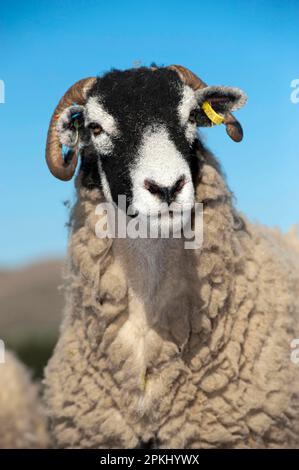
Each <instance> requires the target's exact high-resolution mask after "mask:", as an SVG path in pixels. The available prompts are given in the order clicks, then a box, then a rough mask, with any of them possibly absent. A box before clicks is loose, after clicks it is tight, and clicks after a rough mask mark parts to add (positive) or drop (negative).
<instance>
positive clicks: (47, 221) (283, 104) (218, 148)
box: [0, 0, 299, 376]
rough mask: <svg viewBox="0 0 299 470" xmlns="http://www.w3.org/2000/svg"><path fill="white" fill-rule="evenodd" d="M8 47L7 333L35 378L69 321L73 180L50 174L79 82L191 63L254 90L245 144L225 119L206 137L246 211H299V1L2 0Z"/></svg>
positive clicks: (2, 175) (1, 117)
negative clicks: (50, 151) (49, 160)
mask: <svg viewBox="0 0 299 470" xmlns="http://www.w3.org/2000/svg"><path fill="white" fill-rule="evenodd" d="M0 44H1V56H0V80H2V81H3V82H0V83H2V84H3V85H4V86H2V99H0V157H1V160H0V161H1V172H0V196H1V199H0V207H1V209H0V211H1V212H0V221H1V230H0V338H1V339H3V340H4V342H5V344H6V347H9V348H13V349H14V350H16V351H17V353H18V355H19V356H20V357H21V358H22V359H23V360H24V361H25V362H26V363H27V364H28V365H30V367H31V368H32V369H33V371H34V374H35V376H40V375H41V371H42V368H43V366H44V364H45V363H46V361H47V359H48V357H49V355H50V353H51V351H52V348H53V346H54V344H55V341H56V337H57V332H58V325H59V323H60V319H61V314H62V308H63V293H62V292H61V289H60V286H61V285H62V266H63V258H64V256H65V252H66V246H67V228H66V225H65V224H66V222H67V220H68V211H69V209H68V203H66V201H69V202H70V203H71V202H72V200H73V183H72V182H70V183H63V182H61V181H58V180H55V179H54V178H53V177H52V176H51V175H50V174H49V172H48V170H47V167H46V164H45V161H44V150H45V141H46V133H47V127H48V124H49V119H50V117H51V113H52V111H53V110H54V107H55V106H56V104H57V101H58V100H59V99H60V97H61V96H62V95H63V93H64V92H65V91H66V89H67V88H68V87H69V86H70V85H71V84H72V83H74V82H75V81H77V80H79V79H81V78H84V77H87V76H94V75H97V74H102V73H103V72H105V71H108V70H110V69H111V68H119V69H125V68H131V67H138V66H140V65H150V64H151V62H156V63H157V64H158V65H169V64H171V63H178V64H182V65H184V66H186V67H188V68H190V69H192V70H193V71H194V72H195V73H197V74H198V75H199V76H200V77H201V78H202V79H203V80H204V81H206V82H208V83H209V84H211V85H212V84H214V85H217V84H222V85H232V86H238V87H240V88H242V89H244V90H245V91H246V93H247V94H248V97H249V101H248V104H247V106H246V107H245V108H244V109H242V110H241V111H240V112H239V113H238V119H240V121H241V122H242V124H243V128H244V133H245V138H244V140H243V142H242V143H240V144H235V143H233V142H232V141H231V140H230V139H228V138H227V137H226V134H225V131H224V128H223V127H222V126H220V127H219V128H213V129H207V130H205V131H203V133H202V134H203V138H204V139H205V140H206V141H207V142H208V145H209V146H210V148H211V149H212V150H213V151H214V153H215V154H216V155H217V157H218V158H219V160H220V162H221V164H222V166H223V168H224V170H225V173H226V175H227V179H228V183H229V185H230V187H231V189H232V190H233V192H234V193H235V196H236V201H237V206H238V208H239V209H240V210H241V211H242V212H245V213H246V214H247V215H248V216H249V217H250V218H251V219H252V220H256V221H259V222H262V223H264V224H267V225H271V226H277V227H279V228H280V229H281V230H282V231H283V232H286V231H288V230H289V229H290V227H291V226H292V225H293V224H294V223H296V222H298V221H299V210H298V202H299V185H298V177H299V144H298V130H299V102H298V103H296V102H294V101H296V99H295V100H294V99H293V101H292V100H291V94H292V92H293V97H294V95H295V98H296V96H297V97H298V100H299V92H298V93H297V94H296V89H295V88H292V86H291V84H292V82H293V81H294V80H296V79H297V80H298V79H299V54H298V52H299V1H298V0H285V1H280V0H259V1H257V0H230V1H229V0H214V1H213V2H204V1H201V0H186V1H185V2H181V1H180V2H179V1H175V0H164V1H163V2H161V1H158V0H151V2H147V3H145V2H140V1H134V0H126V1H119V0H114V1H113V2H107V1H102V0H64V1H58V0H51V2H49V1H46V0H27V1H26V2H23V1H17V0H15V1H11V2H4V1H1V2H0ZM294 83H295V82H294ZM294 83H293V86H294ZM295 86H296V85H295ZM297 88H299V82H298V83H297ZM0 98H1V97H0ZM2 101H4V103H2Z"/></svg>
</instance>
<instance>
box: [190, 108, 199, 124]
mask: <svg viewBox="0 0 299 470" xmlns="http://www.w3.org/2000/svg"><path fill="white" fill-rule="evenodd" d="M189 122H191V123H192V124H198V122H199V110H198V109H193V110H192V111H191V113H190V115H189Z"/></svg>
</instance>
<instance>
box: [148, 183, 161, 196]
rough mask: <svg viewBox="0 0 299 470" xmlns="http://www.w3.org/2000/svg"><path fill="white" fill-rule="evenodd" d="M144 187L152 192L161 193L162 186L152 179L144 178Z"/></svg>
mask: <svg viewBox="0 0 299 470" xmlns="http://www.w3.org/2000/svg"><path fill="white" fill-rule="evenodd" d="M144 187H145V189H147V190H148V191H149V192H150V193H151V194H160V193H161V190H162V188H161V187H160V186H158V185H157V183H155V182H154V181H152V180H144Z"/></svg>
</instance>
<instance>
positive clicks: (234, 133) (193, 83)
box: [168, 65, 243, 142]
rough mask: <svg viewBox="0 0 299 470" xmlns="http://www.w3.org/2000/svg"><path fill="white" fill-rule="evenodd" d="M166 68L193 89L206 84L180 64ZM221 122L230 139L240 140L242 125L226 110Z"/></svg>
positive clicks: (203, 86) (241, 137)
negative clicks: (173, 71)
mask: <svg viewBox="0 0 299 470" xmlns="http://www.w3.org/2000/svg"><path fill="white" fill-rule="evenodd" d="M168 68H169V69H172V70H175V71H176V72H177V74H178V75H179V77H180V79H181V80H182V81H183V82H184V83H186V85H189V86H190V87H191V88H193V90H199V89H201V88H206V87H207V86H208V85H207V84H206V83H205V82H203V81H202V80H201V79H200V78H199V77H198V76H197V75H195V74H194V73H193V72H191V70H188V69H186V68H185V67H183V66H182V65H170V66H169V67H168ZM223 123H224V124H225V126H226V132H227V134H228V135H229V136H230V138H231V139H232V140H234V141H235V142H240V141H241V140H242V139H243V129H242V126H241V124H240V123H239V121H237V119H236V118H235V117H234V116H233V115H232V114H231V113H229V112H228V113H226V114H225V116H224V121H223Z"/></svg>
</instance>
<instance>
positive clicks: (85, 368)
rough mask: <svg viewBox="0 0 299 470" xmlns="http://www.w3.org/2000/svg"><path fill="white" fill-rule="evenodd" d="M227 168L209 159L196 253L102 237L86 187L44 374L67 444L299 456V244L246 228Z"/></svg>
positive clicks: (171, 243)
mask: <svg viewBox="0 0 299 470" xmlns="http://www.w3.org/2000/svg"><path fill="white" fill-rule="evenodd" d="M217 168H218V167H217V164H216V163H215V162H214V161H213V159H212V158H211V157H210V156H209V157H208V156H207V157H206V160H205V162H204V165H203V168H202V174H201V178H200V181H199V183H198V185H197V189H196V196H197V200H198V201H200V202H203V203H204V243H203V247H202V249H200V250H196V251H195V250H185V249H184V248H183V240H155V241H154V240H139V241H138V240H134V241H128V240H122V241H121V240H113V241H112V240H108V239H98V238H97V237H96V236H95V224H96V222H97V221H98V217H97V216H96V215H95V207H96V205H97V204H98V203H99V202H100V201H101V200H102V199H103V196H102V195H101V194H100V192H99V191H98V190H92V191H88V190H86V189H82V188H81V187H80V180H78V181H77V187H78V201H77V204H76V206H75V208H74V212H73V229H72V232H71V236H70V242H69V259H70V262H69V266H68V277H69V279H68V287H67V296H66V297H67V306H66V311H65V318H64V322H63V326H62V329H61V336H60V339H59V341H58V344H57V347H56V350H55V353H54V356H53V357H52V359H51V361H50V363H49V365H48V367H47V369H46V378H45V385H46V391H45V402H46V403H47V406H48V414H49V418H50V420H51V425H52V429H53V436H54V437H55V440H56V445H57V446H58V447H68V448H72V447H81V448H114V447H125V448H127V447H129V448H132V447H138V446H140V445H142V444H143V445H144V443H150V444H149V445H151V446H153V447H161V448H173V447H177V448H223V447H230V448H241V447H249V448H255V447H257V448H259V447H261V448H264V447H267V448H271V447H299V397H298V392H299V367H298V366H297V367H296V366H295V365H294V364H293V363H292V362H291V360H290V353H291V350H290V342H291V340H292V339H293V338H298V337H299V304H298V293H299V251H297V249H296V248H295V245H296V243H297V242H295V241H292V239H291V238H292V237H290V239H289V240H288V241H285V240H284V238H283V236H282V235H280V234H279V233H278V232H276V231H271V230H270V229H266V228H264V227H260V226H253V225H251V224H249V223H247V222H245V223H243V221H242V218H241V217H240V216H239V215H238V214H237V213H236V211H235V209H234V207H233V204H232V197H231V193H230V192H229V190H228V189H227V186H226V183H225V181H224V179H223V177H222V175H221V173H220V171H219V170H218V169H217ZM297 246H298V245H297ZM145 253H149V255H148V256H145Z"/></svg>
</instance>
